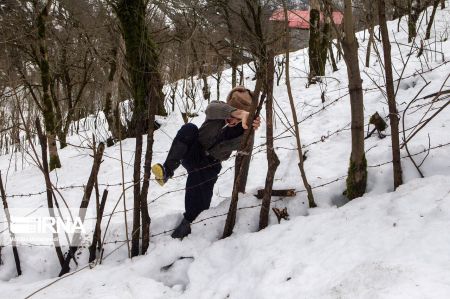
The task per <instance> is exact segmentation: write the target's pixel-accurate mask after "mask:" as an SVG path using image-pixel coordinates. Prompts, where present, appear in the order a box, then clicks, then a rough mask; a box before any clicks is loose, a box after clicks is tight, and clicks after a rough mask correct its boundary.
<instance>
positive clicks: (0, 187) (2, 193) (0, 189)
mask: <svg viewBox="0 0 450 299" xmlns="http://www.w3.org/2000/svg"><path fill="white" fill-rule="evenodd" d="M0 196H1V197H2V202H3V209H4V211H5V216H6V223H7V225H8V230H9V235H10V236H11V244H12V250H13V255H14V262H15V264H16V270H17V275H18V276H20V275H22V269H21V267H20V258H19V251H18V250H17V245H16V237H15V234H14V232H13V231H12V230H11V216H10V214H9V209H8V202H7V201H6V192H5V189H4V187H3V181H2V173H1V171H0ZM0 253H1V247H0ZM0 261H1V256H0ZM1 264H2V263H0V265H1Z"/></svg>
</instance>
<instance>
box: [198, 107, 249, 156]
mask: <svg viewBox="0 0 450 299" xmlns="http://www.w3.org/2000/svg"><path fill="white" fill-rule="evenodd" d="M235 110H237V109H236V108H233V107H231V106H230V105H228V104H227V103H224V102H220V101H211V103H210V104H209V105H208V107H206V111H205V113H206V119H205V122H204V123H203V124H202V126H201V127H200V129H199V137H198V140H199V142H200V144H201V145H202V147H203V149H204V150H205V151H206V152H207V154H209V155H211V156H212V157H213V158H215V159H217V160H219V161H224V160H227V159H228V158H229V157H230V155H231V152H232V151H235V150H238V149H239V145H240V144H241V139H242V134H243V133H244V129H243V128H242V125H241V124H238V125H236V126H234V127H228V126H226V121H225V119H227V118H231V117H232V116H231V113H232V112H233V111H235Z"/></svg>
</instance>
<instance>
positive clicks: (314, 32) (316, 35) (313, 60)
mask: <svg viewBox="0 0 450 299" xmlns="http://www.w3.org/2000/svg"><path fill="white" fill-rule="evenodd" d="M310 5H311V9H310V11H309V22H310V25H309V48H308V54H309V75H308V78H309V79H308V80H309V82H310V83H311V82H312V79H313V78H314V77H316V76H323V75H324V73H323V72H322V67H321V65H322V63H323V62H322V59H321V47H320V46H321V45H320V5H319V2H318V1H317V0H311V1H310Z"/></svg>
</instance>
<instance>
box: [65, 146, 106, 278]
mask: <svg viewBox="0 0 450 299" xmlns="http://www.w3.org/2000/svg"><path fill="white" fill-rule="evenodd" d="M104 150H105V144H104V143H100V145H99V146H98V148H97V152H95V153H94V163H93V164H92V169H91V174H90V176H89V180H88V182H87V184H86V189H85V191H84V196H83V200H82V201H81V205H80V211H79V213H78V217H79V218H80V219H81V221H82V222H83V221H84V218H85V216H86V209H87V207H88V205H89V201H90V199H91V194H92V190H93V189H94V183H95V181H96V179H97V174H98V171H99V169H100V164H101V162H102V157H103V151H104ZM80 238H81V236H80V233H79V232H77V233H75V234H74V236H73V238H72V244H74V243H75V244H76V243H78V242H79V241H80ZM77 249H78V245H74V246H73V245H72V246H70V247H69V251H68V252H67V255H66V257H65V259H64V263H63V265H62V268H61V272H59V276H63V275H64V274H66V273H69V271H70V260H72V259H73V258H74V257H75V252H76V251H77Z"/></svg>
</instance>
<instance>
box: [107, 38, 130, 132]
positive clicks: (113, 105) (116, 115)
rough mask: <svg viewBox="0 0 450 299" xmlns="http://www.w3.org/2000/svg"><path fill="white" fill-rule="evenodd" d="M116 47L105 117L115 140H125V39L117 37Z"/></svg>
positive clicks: (112, 60)
mask: <svg viewBox="0 0 450 299" xmlns="http://www.w3.org/2000/svg"><path fill="white" fill-rule="evenodd" d="M116 38H117V40H116V45H115V46H114V48H113V49H112V51H111V52H112V56H113V57H114V58H113V59H111V61H110V63H109V75H108V83H107V85H106V101H105V111H104V112H105V117H106V121H107V122H108V127H109V131H110V132H111V138H112V139H113V140H119V139H123V138H124V137H125V136H126V133H125V128H124V127H123V125H122V122H121V121H120V107H119V103H120V101H119V100H120V99H119V81H120V78H121V76H122V70H123V54H122V52H123V48H124V45H123V43H124V41H123V38H122V37H120V36H118V37H116Z"/></svg>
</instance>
